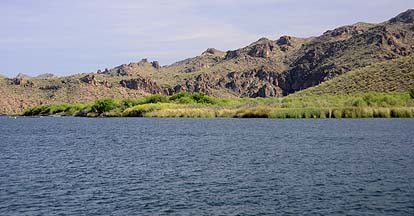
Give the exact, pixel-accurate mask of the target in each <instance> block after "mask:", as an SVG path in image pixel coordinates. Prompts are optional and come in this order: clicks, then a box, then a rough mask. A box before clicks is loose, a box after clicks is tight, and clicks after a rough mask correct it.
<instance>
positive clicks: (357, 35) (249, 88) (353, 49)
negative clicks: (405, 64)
mask: <svg viewBox="0 0 414 216" xmlns="http://www.w3.org/2000/svg"><path fill="white" fill-rule="evenodd" d="M413 53H414V10H412V9H410V10H407V11H405V12H403V13H400V14H398V15H397V16H396V17H393V18H391V19H389V20H388V21H385V22H382V23H378V24H372V23H363V22H358V23H355V24H352V25H346V26H341V27H338V28H335V29H332V30H328V31H325V32H324V33H323V34H322V35H320V36H318V37H310V38H297V37H293V36H282V37H280V38H278V39H276V40H271V39H268V38H260V39H259V40H257V41H255V42H253V43H251V44H249V45H247V46H245V47H242V48H239V49H235V50H228V51H220V50H218V49H215V48H208V49H206V50H205V51H204V52H202V53H201V54H200V55H199V56H195V57H192V58H187V59H184V60H182V61H178V62H176V63H173V64H170V65H165V66H161V65H160V63H159V62H158V61H152V62H150V61H148V60H147V59H142V60H141V61H138V62H132V63H128V64H122V65H119V66H116V67H114V68H111V69H104V70H97V71H96V72H93V73H82V74H74V75H70V76H63V77H54V76H51V75H47V76H40V77H36V78H32V77H27V76H20V77H19V76H18V77H15V78H4V77H3V78H1V79H0V93H1V94H2V95H4V96H2V97H3V98H1V104H0V113H16V112H21V111H22V110H23V109H25V108H27V107H29V106H32V105H38V104H48V103H56V102H79V101H87V100H94V99H97V98H101V97H116V98H123V97H140V96H142V95H146V94H154V93H159V94H168V95H171V94H174V93H177V92H183V91H186V92H202V93H206V94H208V95H213V96H219V97H269V96H284V95H288V94H291V93H294V92H297V91H301V90H303V89H307V88H309V87H312V86H315V85H319V84H320V83H322V82H325V81H327V80H330V79H332V78H334V77H337V76H339V75H341V74H344V73H347V72H348V71H352V70H355V69H357V68H362V67H366V66H369V65H371V64H375V63H378V62H382V61H388V60H392V59H396V58H399V57H402V56H408V55H411V54H413ZM5 96H7V98H5Z"/></svg>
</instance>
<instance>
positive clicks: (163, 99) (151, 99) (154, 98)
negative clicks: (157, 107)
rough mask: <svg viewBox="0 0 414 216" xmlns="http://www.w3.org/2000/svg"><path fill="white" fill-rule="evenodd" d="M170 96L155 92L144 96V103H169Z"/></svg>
mask: <svg viewBox="0 0 414 216" xmlns="http://www.w3.org/2000/svg"><path fill="white" fill-rule="evenodd" d="M167 102H168V97H167V96H164V95H160V94H154V95H150V96H146V97H144V103H146V104H149V103H167Z"/></svg>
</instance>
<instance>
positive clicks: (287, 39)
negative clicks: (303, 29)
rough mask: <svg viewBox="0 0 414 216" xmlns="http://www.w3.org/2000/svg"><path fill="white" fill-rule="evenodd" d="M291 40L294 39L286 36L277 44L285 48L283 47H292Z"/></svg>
mask: <svg viewBox="0 0 414 216" xmlns="http://www.w3.org/2000/svg"><path fill="white" fill-rule="evenodd" d="M291 40H292V37H291V36H286V35H285V36H282V37H280V38H279V39H278V40H277V41H276V44H277V45H279V46H283V45H288V46H291V45H292V43H291Z"/></svg>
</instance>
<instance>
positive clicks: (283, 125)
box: [0, 117, 414, 215]
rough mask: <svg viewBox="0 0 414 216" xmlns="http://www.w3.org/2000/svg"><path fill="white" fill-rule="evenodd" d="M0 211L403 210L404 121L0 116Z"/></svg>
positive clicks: (413, 125)
mask: <svg viewBox="0 0 414 216" xmlns="http://www.w3.org/2000/svg"><path fill="white" fill-rule="evenodd" d="M0 143H1V144H0V162H1V163H0V215H298V214H305V215H414V120H413V119H342V120H332V119H331V120H277V119H276V120H275V119H145V118H108V119H88V118H17V119H12V118H7V117H1V118H0Z"/></svg>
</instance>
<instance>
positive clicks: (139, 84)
mask: <svg viewBox="0 0 414 216" xmlns="http://www.w3.org/2000/svg"><path fill="white" fill-rule="evenodd" d="M120 84H121V86H122V87H124V88H129V89H133V90H140V91H142V92H143V93H151V94H161V93H164V91H163V90H162V89H161V88H160V87H159V86H158V85H157V83H156V82H154V81H152V80H150V79H147V78H144V77H136V78H134V79H128V80H121V81H120Z"/></svg>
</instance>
